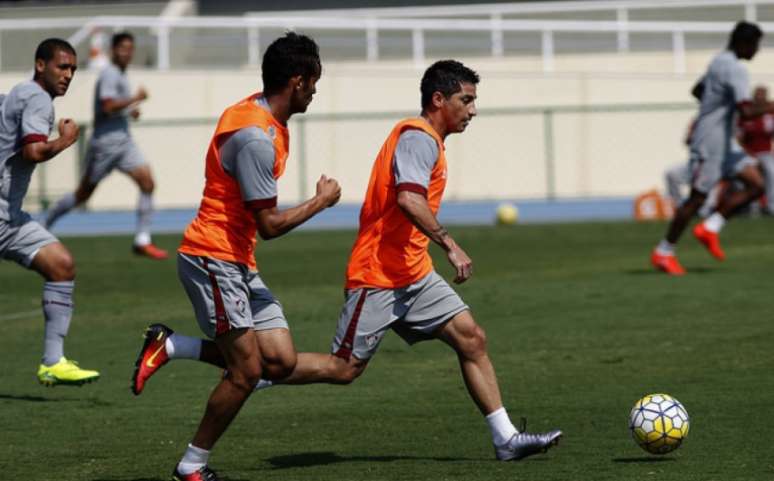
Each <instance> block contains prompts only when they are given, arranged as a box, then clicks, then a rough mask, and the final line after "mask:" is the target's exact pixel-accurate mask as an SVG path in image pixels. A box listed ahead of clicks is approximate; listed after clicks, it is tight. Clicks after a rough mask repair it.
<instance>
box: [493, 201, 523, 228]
mask: <svg viewBox="0 0 774 481" xmlns="http://www.w3.org/2000/svg"><path fill="white" fill-rule="evenodd" d="M518 220H519V209H518V208H517V207H516V206H515V205H513V204H509V203H505V204H500V205H499V206H497V223H498V224H499V225H513V224H515V223H516V221H518Z"/></svg>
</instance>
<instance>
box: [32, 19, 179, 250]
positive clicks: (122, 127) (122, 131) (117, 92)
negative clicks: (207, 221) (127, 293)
mask: <svg viewBox="0 0 774 481" xmlns="http://www.w3.org/2000/svg"><path fill="white" fill-rule="evenodd" d="M111 43H112V49H111V63H110V64H109V65H108V66H107V67H105V68H104V69H103V70H102V71H101V72H100V74H99V78H98V79H97V85H96V87H95V91H94V132H93V133H92V136H91V139H90V140H89V145H88V148H87V150H86V172H85V174H84V175H83V178H82V179H81V182H80V184H79V185H78V188H77V189H76V190H75V192H72V193H70V194H67V195H65V196H64V197H62V198H61V199H60V200H59V201H58V202H57V203H56V204H55V205H54V207H53V208H52V209H51V210H50V211H49V213H48V216H47V217H46V227H48V228H51V226H53V225H54V223H55V222H56V221H57V220H58V219H59V218H60V217H62V216H63V215H65V214H67V213H68V212H70V211H71V210H72V209H73V208H75V207H77V206H79V205H82V204H83V203H84V202H86V201H87V200H89V198H90V197H91V196H92V194H93V193H94V191H95V190H96V188H97V185H99V183H100V182H101V181H102V180H103V179H104V178H105V177H107V176H108V174H110V173H111V172H112V171H113V170H114V169H118V170H120V171H121V172H123V173H125V174H126V175H128V176H129V177H130V178H131V179H132V180H133V181H134V182H135V183H136V184H137V187H139V189H140V198H139V200H138V202H137V228H136V233H135V236H134V243H133V246H132V249H133V251H134V252H135V254H138V255H142V256H146V257H149V258H151V259H166V258H167V257H168V254H167V252H166V251H164V250H163V249H159V248H158V247H156V246H155V245H154V244H153V242H152V239H151V232H150V228H151V218H152V216H153V190H154V188H155V183H154V181H153V175H152V174H151V169H150V166H149V165H148V163H147V162H146V161H145V158H144V157H143V155H142V153H141V152H140V149H138V148H137V145H136V144H135V142H134V140H133V139H132V136H131V134H130V133H129V118H132V119H135V120H136V119H137V118H139V116H140V110H139V104H140V103H141V102H143V101H144V100H145V99H147V98H148V93H147V92H146V91H145V89H144V88H139V89H138V90H137V92H136V93H134V94H132V93H131V89H130V86H129V80H128V79H127V76H126V69H127V67H128V66H129V64H130V63H131V61H132V57H133V56H134V37H133V36H132V34H130V33H128V32H120V33H116V34H115V35H113V39H112V42H111Z"/></svg>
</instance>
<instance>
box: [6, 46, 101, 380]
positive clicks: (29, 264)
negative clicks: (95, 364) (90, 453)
mask: <svg viewBox="0 0 774 481" xmlns="http://www.w3.org/2000/svg"><path fill="white" fill-rule="evenodd" d="M75 69H76V54H75V50H74V49H73V47H72V46H71V45H70V44H69V43H67V42H66V41H64V40H61V39H57V38H50V39H47V40H44V41H43V42H41V43H40V45H38V48H37V50H36V51H35V70H34V76H33V78H32V80H27V81H24V82H22V83H20V84H18V85H16V86H15V87H13V88H12V89H11V91H10V92H8V95H0V259H5V260H12V261H14V262H16V263H18V264H20V265H22V266H24V267H26V268H27V269H31V270H34V271H35V272H37V273H38V274H40V275H41V276H42V277H43V278H44V279H45V280H46V282H45V284H43V317H44V318H45V327H44V343H43V359H42V361H41V364H40V366H39V368H38V373H37V377H38V381H39V382H40V383H41V384H44V385H46V386H58V385H82V384H85V383H89V382H92V381H96V380H97V379H98V378H99V373H98V372H97V371H93V370H89V369H83V368H81V367H80V366H79V365H78V363H77V362H75V361H72V360H70V359H67V358H66V357H65V356H64V339H65V337H66V336H67V332H68V330H69V328H70V320H71V318H72V314H73V289H74V288H75V263H74V261H73V258H72V255H71V254H70V252H69V251H68V250H67V248H66V247H65V246H64V245H63V244H62V243H61V242H59V240H58V239H57V238H56V237H54V236H53V235H52V234H51V233H50V232H48V231H47V230H46V229H45V228H44V227H43V226H42V225H40V224H38V223H37V222H35V221H34V220H32V218H31V217H30V215H29V214H28V213H26V212H24V211H23V210H22V202H23V200H24V197H25V195H26V194H27V189H28V188H29V184H30V179H31V177H32V173H33V171H34V170H35V167H36V166H37V164H39V163H42V162H47V161H49V160H51V159H52V158H53V157H55V156H56V155H57V154H59V153H60V152H62V151H63V150H65V149H66V148H68V147H69V146H71V145H72V144H73V143H74V142H75V141H76V140H78V126H77V124H76V123H75V122H74V121H73V120H72V119H62V120H60V121H59V123H58V125H57V129H58V131H59V137H58V138H56V139H54V140H49V138H48V137H49V135H51V130H52V129H53V127H54V104H53V99H54V98H55V97H59V96H62V95H64V94H65V93H66V92H67V89H68V87H69V86H70V82H71V81H72V79H73V75H75ZM4 288H6V289H9V288H11V287H10V286H4ZM6 307H7V306H6Z"/></svg>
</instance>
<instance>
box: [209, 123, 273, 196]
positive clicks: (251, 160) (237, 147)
mask: <svg viewBox="0 0 774 481" xmlns="http://www.w3.org/2000/svg"><path fill="white" fill-rule="evenodd" d="M220 158H221V163H222V165H223V169H224V170H225V171H226V172H227V173H228V174H229V175H231V176H232V177H234V178H235V179H236V180H237V182H238V183H239V189H240V190H241V193H242V200H243V201H245V202H254V201H265V202H261V205H263V206H264V207H274V206H275V205H276V202H277V180H276V179H275V178H274V144H273V142H272V141H271V138H270V137H269V136H268V135H266V133H265V132H264V131H263V130H261V129H258V128H256V127H248V128H244V129H241V130H239V131H237V132H236V133H235V134H233V135H232V136H231V137H229V139H228V140H226V141H225V142H224V143H223V145H221V147H220Z"/></svg>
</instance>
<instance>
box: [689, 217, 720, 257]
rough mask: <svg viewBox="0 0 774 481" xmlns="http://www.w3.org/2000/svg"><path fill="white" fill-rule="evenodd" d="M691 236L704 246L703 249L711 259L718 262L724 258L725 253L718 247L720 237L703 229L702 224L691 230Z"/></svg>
mask: <svg viewBox="0 0 774 481" xmlns="http://www.w3.org/2000/svg"><path fill="white" fill-rule="evenodd" d="M693 236H694V237H696V240H698V241H699V242H701V243H702V244H704V247H706V248H707V250H708V251H709V253H710V254H712V257H714V258H715V259H717V260H719V261H722V260H724V259H725V258H726V253H725V252H723V248H722V247H720V236H719V235H718V233H717V232H711V231H708V230H707V228H706V227H704V224H703V223H700V224H696V227H694V228H693Z"/></svg>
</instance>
